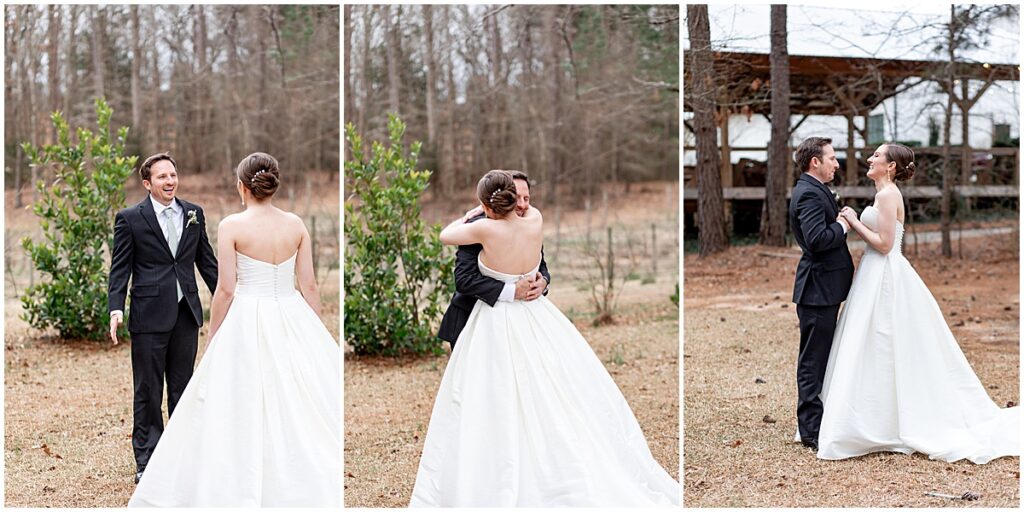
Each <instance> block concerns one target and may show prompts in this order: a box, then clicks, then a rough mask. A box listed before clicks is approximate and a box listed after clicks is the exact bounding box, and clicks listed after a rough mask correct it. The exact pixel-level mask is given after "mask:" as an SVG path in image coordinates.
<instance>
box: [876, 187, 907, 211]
mask: <svg viewBox="0 0 1024 512" xmlns="http://www.w3.org/2000/svg"><path fill="white" fill-rule="evenodd" d="M901 204H903V194H902V193H901V192H900V189H899V188H897V187H895V186H891V187H885V188H883V189H882V190H879V191H878V192H877V193H876V194H875V207H876V208H889V209H897V208H899V205H901Z"/></svg>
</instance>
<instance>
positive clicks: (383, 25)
mask: <svg viewBox="0 0 1024 512" xmlns="http://www.w3.org/2000/svg"><path fill="white" fill-rule="evenodd" d="M344 9H345V12H344V24H345V31H344V34H345V35H344V38H345V40H344V45H345V52H344V55H345V57H344V58H345V62H344V63H343V68H344V70H345V71H344V73H345V88H344V90H345V122H346V123H353V124H354V126H355V127H356V129H357V131H358V132H359V133H360V134H361V135H362V137H363V138H364V139H366V140H381V141H382V140H386V138H387V133H386V123H387V113H388V112H394V113H397V114H398V115H399V116H400V117H401V119H402V120H403V121H405V122H406V123H407V124H408V135H407V137H406V138H407V140H421V141H423V155H422V156H421V164H422V167H424V168H426V169H430V170H432V171H434V174H433V177H432V187H431V189H432V191H433V193H434V194H435V195H437V196H441V197H452V196H453V195H455V194H456V193H462V192H463V191H465V190H469V189H471V188H472V187H473V186H474V185H475V183H476V180H477V179H478V178H479V176H481V175H482V174H483V173H484V172H485V171H487V170H489V169H519V170H522V171H525V172H527V173H529V174H530V176H531V179H532V180H533V181H534V182H535V184H534V187H533V190H532V191H531V192H532V195H533V196H535V197H539V198H543V197H545V196H546V197H547V199H544V201H545V202H546V203H549V204H550V202H551V201H553V200H556V199H557V198H556V197H555V194H553V192H554V190H555V187H556V186H559V185H562V186H566V187H567V188H565V189H564V190H563V189H559V190H560V192H562V193H563V194H565V193H568V195H567V196H566V197H567V198H568V203H567V204H574V205H579V204H582V202H583V201H584V200H585V198H588V197H592V195H593V194H594V193H595V189H596V185H599V184H600V183H601V182H607V181H613V182H625V183H631V182H638V181H643V180H678V176H679V167H678V158H679V136H678V129H679V122H678V106H679V69H678V55H679V53H678V52H679V8H678V6H671V5H661V6H633V5H571V6H540V5H522V6H512V5H504V6H484V5H472V6H467V5H460V6H447V5H445V6H430V5H416V6H409V5H405V6H399V5H395V6H388V5H378V6H372V5H371V6H366V5H355V6H350V5H347V6H345V7H344Z"/></svg>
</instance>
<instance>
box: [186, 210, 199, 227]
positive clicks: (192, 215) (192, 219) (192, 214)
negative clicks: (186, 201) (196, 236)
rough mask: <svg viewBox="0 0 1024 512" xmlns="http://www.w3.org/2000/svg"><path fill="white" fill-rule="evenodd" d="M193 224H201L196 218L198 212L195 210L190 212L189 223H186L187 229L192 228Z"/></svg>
mask: <svg viewBox="0 0 1024 512" xmlns="http://www.w3.org/2000/svg"><path fill="white" fill-rule="evenodd" d="M192 224H199V219H198V218H197V217H196V211H195V210H189V211H188V222H187V223H185V227H186V228H187V227H189V226H191V225H192Z"/></svg>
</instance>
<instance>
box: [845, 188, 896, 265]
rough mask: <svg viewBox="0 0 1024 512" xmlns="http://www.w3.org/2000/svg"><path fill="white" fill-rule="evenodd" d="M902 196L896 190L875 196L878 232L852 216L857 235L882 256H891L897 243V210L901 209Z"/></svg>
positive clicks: (851, 224) (851, 225)
mask: <svg viewBox="0 0 1024 512" xmlns="http://www.w3.org/2000/svg"><path fill="white" fill-rule="evenodd" d="M899 201H900V196H899V194H897V193H896V191H895V190H892V189H890V190H886V191H882V192H881V193H879V194H878V195H877V196H875V209H877V210H878V231H877V232H876V231H872V230H871V228H869V227H867V226H865V225H864V223H863V222H861V221H860V219H858V218H855V217H853V216H850V217H848V218H847V220H848V221H850V227H851V228H853V229H854V230H855V231H857V234H858V235H860V237H861V238H862V239H863V240H864V241H865V242H867V243H868V245H870V246H871V247H874V248H875V250H876V251H878V252H880V253H882V254H889V251H891V250H892V246H893V244H894V243H895V242H896V210H897V209H899Z"/></svg>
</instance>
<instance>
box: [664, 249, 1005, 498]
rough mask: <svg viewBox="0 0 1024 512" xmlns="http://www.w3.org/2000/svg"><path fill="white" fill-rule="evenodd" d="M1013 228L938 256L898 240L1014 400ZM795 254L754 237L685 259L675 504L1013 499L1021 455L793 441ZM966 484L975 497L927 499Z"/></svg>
mask: <svg viewBox="0 0 1024 512" xmlns="http://www.w3.org/2000/svg"><path fill="white" fill-rule="evenodd" d="M1018 237H1019V232H1018V231H1013V232H1012V234H1011V235H1010V236H1006V235H1000V236H993V237H986V238H978V239H974V240H972V242H971V243H967V242H966V241H965V243H964V244H963V249H964V258H963V259H951V260H947V259H944V258H942V257H941V256H940V255H939V249H938V247H937V246H935V245H927V246H926V245H921V246H920V247H919V248H918V253H917V254H916V255H915V254H913V253H912V248H908V249H907V252H908V258H909V259H910V261H911V263H912V264H913V265H914V267H915V268H916V269H917V271H918V272H919V273H920V274H921V276H922V278H923V279H924V280H925V282H926V283H927V284H928V285H929V287H930V289H931V291H932V293H933V294H934V295H935V297H936V299H937V300H938V302H939V304H940V306H941V307H942V309H943V312H944V313H945V316H946V320H947V321H948V322H949V324H950V326H951V327H952V330H953V333H954V335H956V337H957V340H958V341H959V343H960V346H961V347H962V348H963V350H964V353H965V354H966V356H967V358H968V360H969V361H970V363H971V366H972V367H973V368H974V370H975V372H977V374H978V377H979V378H980V379H981V382H982V383H984V384H985V386H986V387H987V389H988V392H989V395H990V396H991V397H992V399H993V400H995V402H996V403H998V404H999V405H1001V406H1006V405H1007V403H1009V402H1012V403H1019V401H1020V396H1019V382H1020V380H1019V376H1020V350H1019V343H1020V330H1019V318H1020V300H1019V291H1020V290H1019V284H1018V283H1019V251H1018V243H1019V238H1018ZM859 253H860V251H854V260H855V261H856V260H857V259H858V258H859V256H860V254H859ZM798 257H799V250H798V249H779V248H768V247H763V246H748V247H737V248H733V249H731V250H729V251H728V252H726V253H724V254H722V255H718V256H715V257H709V258H704V259H702V258H699V257H697V256H691V255H687V256H686V257H685V262H684V269H685V271H684V290H685V297H686V298H685V304H684V305H685V310H684V311H685V313H684V320H683V324H684V343H683V350H684V356H683V357H684V363H683V365H684V390H685V400H684V402H685V403H684V413H683V416H684V421H685V434H684V443H683V444H684V489H685V490H684V504H685V506H687V507H771V508H775V507H949V506H963V507H983V508H988V507H1014V508H1016V507H1019V505H1020V459H1019V458H1018V457H1006V458H1001V459H998V460H995V461H992V462H990V463H988V464H985V465H974V464H972V463H970V462H968V461H960V462H957V463H955V464H948V463H945V462H940V461H932V460H929V459H928V458H927V457H926V456H923V455H921V454H915V455H913V456H907V455H902V454H894V453H876V454H870V455H867V456H864V457H858V458H854V459H847V460H842V461H822V460H818V459H817V458H815V456H814V454H813V453H812V452H811V451H809V450H808V449H806V448H803V447H801V446H800V445H799V444H797V443H793V442H792V438H793V433H794V432H795V430H796V418H795V407H796V385H795V368H796V353H797V345H798V342H799V331H798V327H797V317H796V312H795V309H794V306H793V304H792V303H791V302H790V300H791V297H792V286H793V273H794V270H795V268H796V263H797V258H798ZM965 491H972V492H975V493H979V494H980V495H981V499H979V500H977V501H970V502H968V501H959V500H957V501H949V500H944V499H940V498H934V497H926V496H924V494H925V493H926V492H939V493H945V494H956V495H959V494H962V493H964V492H965Z"/></svg>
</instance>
